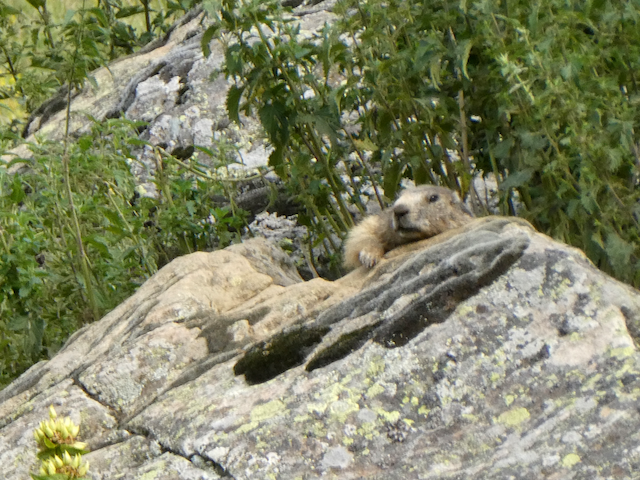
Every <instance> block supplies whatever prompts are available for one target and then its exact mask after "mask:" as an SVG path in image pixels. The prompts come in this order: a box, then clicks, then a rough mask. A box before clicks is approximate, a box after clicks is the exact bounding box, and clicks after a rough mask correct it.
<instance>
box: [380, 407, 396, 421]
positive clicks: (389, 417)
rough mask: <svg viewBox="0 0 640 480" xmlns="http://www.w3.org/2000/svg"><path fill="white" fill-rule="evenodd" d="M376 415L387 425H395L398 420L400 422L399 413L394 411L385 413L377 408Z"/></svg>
mask: <svg viewBox="0 0 640 480" xmlns="http://www.w3.org/2000/svg"><path fill="white" fill-rule="evenodd" d="M376 413H377V414H378V415H380V416H381V417H382V418H383V419H384V420H385V421H386V422H389V423H396V422H397V421H398V420H400V412H398V411H395V410H394V411H393V412H387V411H386V410H384V409H382V408H378V409H376Z"/></svg>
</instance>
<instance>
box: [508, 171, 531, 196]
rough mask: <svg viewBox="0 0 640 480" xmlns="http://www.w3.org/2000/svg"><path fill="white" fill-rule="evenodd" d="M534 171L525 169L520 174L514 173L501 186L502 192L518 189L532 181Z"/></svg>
mask: <svg viewBox="0 0 640 480" xmlns="http://www.w3.org/2000/svg"><path fill="white" fill-rule="evenodd" d="M532 175H533V171H532V170H531V169H528V168H527V169H524V170H522V171H520V172H514V173H512V174H511V175H509V176H508V177H507V178H505V180H504V182H502V183H501V184H500V190H505V191H506V190H509V189H510V188H518V187H521V186H522V185H525V184H526V183H528V182H529V180H531V177H532Z"/></svg>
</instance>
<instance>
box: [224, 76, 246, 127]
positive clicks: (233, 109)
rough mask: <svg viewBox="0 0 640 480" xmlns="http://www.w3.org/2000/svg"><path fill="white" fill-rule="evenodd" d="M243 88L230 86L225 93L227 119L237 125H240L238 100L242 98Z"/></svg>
mask: <svg viewBox="0 0 640 480" xmlns="http://www.w3.org/2000/svg"><path fill="white" fill-rule="evenodd" d="M244 88H245V87H244V86H242V87H237V86H236V85H231V88H230V89H229V91H228V92H227V114H228V115H229V119H230V120H231V121H234V122H236V123H237V124H242V122H241V121H240V114H239V111H240V99H241V98H242V93H243V92H244Z"/></svg>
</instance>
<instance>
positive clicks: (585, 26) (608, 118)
mask: <svg viewBox="0 0 640 480" xmlns="http://www.w3.org/2000/svg"><path fill="white" fill-rule="evenodd" d="M205 5H206V8H207V11H208V12H209V14H210V15H211V16H212V17H213V18H214V25H213V26H212V27H210V28H209V29H208V31H207V32H206V33H205V35H204V38H203V49H204V51H205V54H207V53H208V42H209V40H210V39H211V38H212V37H214V36H216V37H217V38H220V39H221V40H222V41H223V42H224V43H225V55H226V66H225V73H226V74H227V76H228V77H230V78H232V79H233V80H234V81H235V86H234V87H232V89H231V90H230V92H229V95H228V98H227V109H228V112H229V116H230V117H231V118H232V119H234V120H236V121H239V113H240V112H244V113H250V112H252V111H255V112H257V114H258V116H259V118H260V120H261V121H262V124H263V126H264V129H265V131H266V133H267V136H268V138H269V140H270V142H271V144H272V145H273V147H274V151H273V154H272V155H271V158H270V165H271V166H272V167H274V168H275V169H276V172H278V174H279V175H280V176H281V177H282V178H283V179H284V180H285V181H286V182H287V183H288V184H289V185H291V186H292V187H293V189H292V190H293V191H297V192H299V197H300V200H301V201H302V203H303V204H304V205H305V206H306V208H307V215H306V218H308V221H309V224H310V225H311V226H312V227H315V229H316V233H317V236H318V238H319V239H328V238H330V235H329V231H330V230H331V229H333V231H335V232H337V233H339V234H341V235H343V234H344V233H345V231H346V229H347V227H349V226H350V225H351V217H350V214H349V213H348V211H347V210H348V208H347V206H348V204H349V203H353V204H354V205H356V206H357V207H359V208H361V199H360V196H361V195H362V188H361V185H362V183H363V182H371V183H372V184H373V185H374V187H377V186H378V185H380V186H381V187H382V190H383V191H384V193H385V194H386V195H387V197H389V198H392V197H393V196H394V194H395V192H396V190H397V188H398V185H399V183H400V181H401V179H402V178H410V179H413V180H414V181H416V182H417V183H425V182H429V183H435V184H442V185H445V186H449V187H451V188H455V189H458V190H459V191H460V192H461V193H462V195H463V196H467V195H468V194H471V195H472V196H473V195H475V193H474V191H473V188H472V179H473V178H474V177H478V176H486V175H488V174H492V175H494V176H495V178H496V180H497V182H498V185H499V190H500V191H499V193H500V208H501V210H502V213H503V214H515V213H516V206H517V205H519V209H518V211H517V213H518V214H519V215H522V216H523V217H525V218H527V219H528V220H530V221H531V222H532V223H533V224H534V225H535V226H536V227H537V228H538V229H539V230H541V231H543V232H545V233H548V234H550V235H552V236H553V237H555V238H557V239H559V240H561V241H564V242H566V243H569V244H572V245H575V246H577V247H579V248H581V249H583V250H584V251H585V252H586V253H587V255H588V256H589V258H591V259H592V260H593V261H594V263H596V265H598V266H599V267H600V268H602V269H603V270H605V271H607V272H609V273H611V274H613V275H614V276H616V277H617V278H619V279H621V280H624V281H626V282H629V283H631V284H633V285H635V286H640V268H639V264H638V258H639V255H640V238H639V234H640V228H639V223H638V222H639V218H640V203H639V202H638V200H639V198H640V189H639V188H638V180H639V175H640V144H639V142H638V133H637V132H638V120H639V111H638V104H639V101H640V96H639V95H638V93H639V92H638V83H637V80H636V72H637V71H638V67H639V65H638V63H639V62H640V51H639V50H640V30H639V29H638V28H637V21H638V17H639V16H640V2H638V1H637V0H636V1H631V2H620V1H601V0H598V1H587V2H572V1H569V2H567V1H565V0H540V1H537V2H530V1H528V0H507V1H504V2H464V1H463V2H459V3H451V2H448V1H446V0H434V1H429V2H424V1H422V0H420V1H418V0H389V1H386V2H382V3H381V2H378V1H375V0H372V1H368V0H364V1H362V0H341V1H339V2H338V4H337V5H336V7H335V13H336V14H337V16H338V20H337V21H336V22H335V23H334V24H333V25H331V26H325V28H324V29H322V31H321V32H320V33H318V34H315V35H308V34H301V32H300V29H299V28H298V27H296V26H293V25H294V24H293V23H291V22H290V20H291V17H290V15H289V14H288V13H287V12H288V11H287V9H284V8H282V7H280V6H279V5H278V3H277V2H273V1H268V2H265V1H262V0H222V1H221V2H217V1H210V2H205ZM349 119H350V120H349ZM346 120H349V121H346ZM376 195H377V196H378V201H380V202H381V200H380V197H381V192H380V191H379V190H378V189H377V188H376ZM381 203H382V202H381ZM327 225H328V226H329V228H328V226H327ZM338 247H339V245H335V244H334V245H332V248H334V251H335V252H337V248H338Z"/></svg>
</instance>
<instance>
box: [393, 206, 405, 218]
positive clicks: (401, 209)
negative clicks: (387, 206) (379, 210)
mask: <svg viewBox="0 0 640 480" xmlns="http://www.w3.org/2000/svg"><path fill="white" fill-rule="evenodd" d="M407 213H409V207H407V206H406V205H396V206H395V207H393V214H394V215H395V217H396V218H398V219H400V218H402V217H404V216H405V215H406V214H407Z"/></svg>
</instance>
